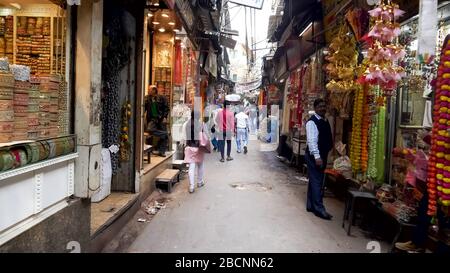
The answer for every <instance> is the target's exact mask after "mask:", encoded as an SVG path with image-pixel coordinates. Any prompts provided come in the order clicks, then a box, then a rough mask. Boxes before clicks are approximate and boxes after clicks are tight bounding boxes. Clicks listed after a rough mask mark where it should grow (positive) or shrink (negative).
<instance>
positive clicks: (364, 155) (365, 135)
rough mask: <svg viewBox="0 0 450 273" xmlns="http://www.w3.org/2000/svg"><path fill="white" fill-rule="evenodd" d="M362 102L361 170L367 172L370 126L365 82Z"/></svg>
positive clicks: (367, 90) (367, 88)
mask: <svg viewBox="0 0 450 273" xmlns="http://www.w3.org/2000/svg"><path fill="white" fill-rule="evenodd" d="M363 92H364V102H363V109H362V115H363V116H362V124H361V171H362V172H363V173H366V172H367V167H368V161H369V151H368V149H369V147H368V145H369V127H370V112H369V101H368V95H369V86H368V85H367V84H366V85H364V86H363Z"/></svg>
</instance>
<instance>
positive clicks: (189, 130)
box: [182, 101, 250, 193]
mask: <svg viewBox="0 0 450 273" xmlns="http://www.w3.org/2000/svg"><path fill="white" fill-rule="evenodd" d="M199 117H200V113H195V111H194V110H192V112H191V117H190V119H189V120H188V121H186V122H185V123H184V124H183V129H182V130H183V131H182V132H183V142H184V144H185V146H186V147H185V150H184V153H185V158H184V161H185V162H186V163H188V164H189V192H190V193H193V192H194V191H195V181H196V180H195V174H196V173H197V187H202V186H203V185H204V184H205V181H204V179H203V177H204V168H203V161H204V157H205V153H206V152H208V150H207V149H205V147H202V145H201V143H200V140H199V137H198V136H199V135H200V134H201V132H203V133H206V134H207V135H209V137H210V141H211V144H212V146H213V151H220V155H221V158H220V162H225V160H226V161H231V160H233V158H232V157H231V147H232V139H233V137H235V138H236V146H237V152H238V153H242V152H243V153H244V154H247V153H248V138H249V133H250V120H249V116H248V114H247V113H245V111H244V108H243V107H239V111H237V112H233V111H232V110H231V105H230V103H229V102H228V101H225V103H224V105H223V108H220V109H218V111H216V112H215V113H213V114H212V116H211V117H205V118H204V119H203V120H200V118H199ZM225 145H226V146H227V150H226V154H227V157H226V158H225Z"/></svg>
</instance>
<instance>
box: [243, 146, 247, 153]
mask: <svg viewBox="0 0 450 273" xmlns="http://www.w3.org/2000/svg"><path fill="white" fill-rule="evenodd" d="M247 152H248V151H247V146H244V154H246V153H247Z"/></svg>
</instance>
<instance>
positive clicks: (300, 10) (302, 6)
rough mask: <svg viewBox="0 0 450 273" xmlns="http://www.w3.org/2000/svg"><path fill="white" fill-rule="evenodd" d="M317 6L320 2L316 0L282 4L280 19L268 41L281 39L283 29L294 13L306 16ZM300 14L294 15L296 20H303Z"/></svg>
mask: <svg viewBox="0 0 450 273" xmlns="http://www.w3.org/2000/svg"><path fill="white" fill-rule="evenodd" d="M318 6H320V2H318V1H317V0H302V1H290V5H285V6H284V11H283V18H282V21H281V23H280V25H279V26H278V27H277V29H276V30H275V33H274V35H273V36H272V37H271V38H270V41H271V42H275V41H279V40H280V39H281V36H282V35H283V33H284V30H285V29H286V27H287V26H288V25H289V24H290V23H291V21H292V20H291V18H292V17H294V15H296V14H297V15H300V14H301V15H302V16H308V14H309V13H311V12H312V11H314V10H315V9H317V7H318ZM302 16H296V17H297V19H296V20H297V21H299V22H301V21H303V18H302Z"/></svg>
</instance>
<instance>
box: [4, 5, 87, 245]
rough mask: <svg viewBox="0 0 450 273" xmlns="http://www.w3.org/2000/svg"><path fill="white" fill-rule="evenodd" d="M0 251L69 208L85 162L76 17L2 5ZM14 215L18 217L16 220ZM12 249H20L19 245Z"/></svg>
mask: <svg viewBox="0 0 450 273" xmlns="http://www.w3.org/2000/svg"><path fill="white" fill-rule="evenodd" d="M1 4H2V7H0V85H1V91H0V132H1V133H0V206H1V209H0V214H1V215H3V217H1V219H0V245H3V244H4V243H6V242H8V241H10V240H11V239H13V238H14V237H16V236H18V235H19V234H21V233H22V232H24V231H27V230H28V229H30V228H31V227H33V226H35V225H37V224H39V223H40V222H42V221H43V220H44V219H46V218H48V217H50V216H51V215H53V214H55V213H56V212H59V211H61V210H63V209H64V208H66V207H67V206H68V202H67V200H68V197H70V196H72V195H73V194H74V184H75V181H74V180H75V177H74V162H75V159H76V158H77V157H78V154H77V151H76V150H77V149H76V146H77V139H76V136H75V135H73V133H74V124H73V123H72V122H71V120H72V112H71V111H73V108H72V107H71V103H70V97H71V96H72V94H73V93H72V91H71V90H73V88H71V84H72V79H73V77H72V74H71V72H70V69H69V67H70V64H71V62H72V59H71V57H70V56H71V52H70V47H69V44H70V38H71V37H70V33H71V26H72V20H71V16H70V10H69V9H66V8H67V6H66V3H64V2H63V1H15V2H11V1H1ZM12 211H14V216H13V217H9V216H12V215H11V212H12ZM5 247H14V242H12V243H9V244H8V245H6V246H5Z"/></svg>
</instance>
